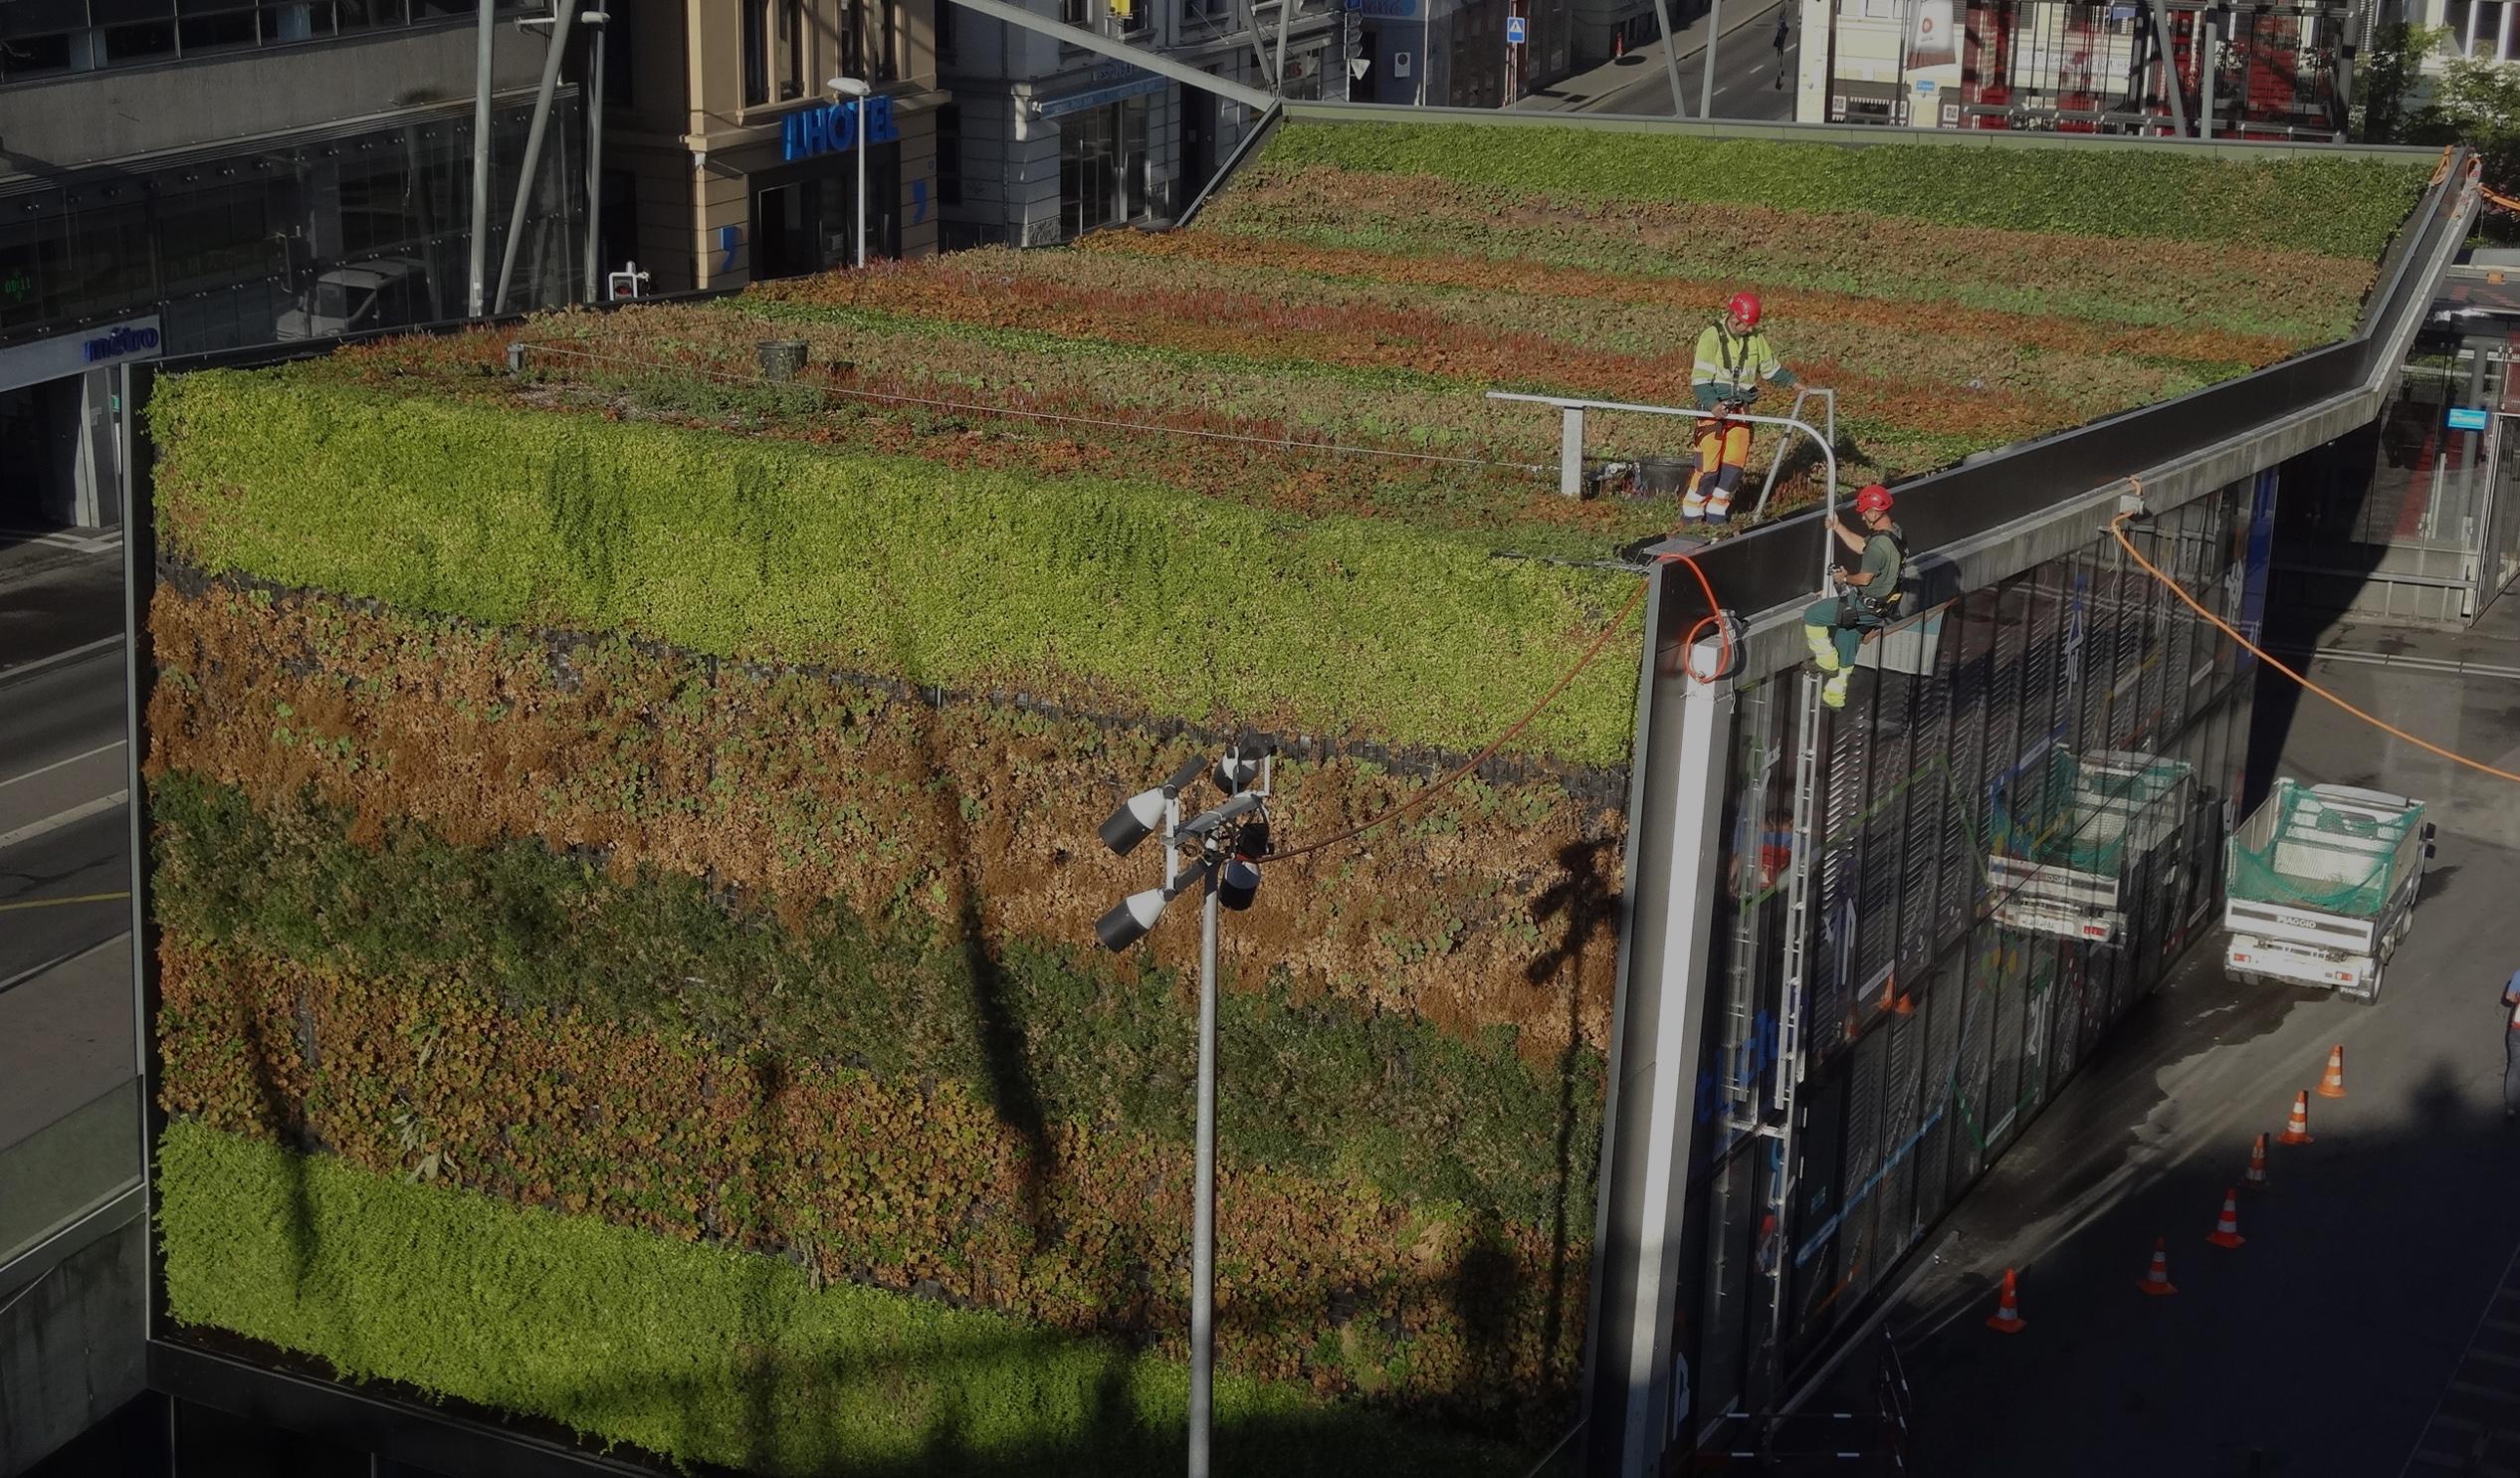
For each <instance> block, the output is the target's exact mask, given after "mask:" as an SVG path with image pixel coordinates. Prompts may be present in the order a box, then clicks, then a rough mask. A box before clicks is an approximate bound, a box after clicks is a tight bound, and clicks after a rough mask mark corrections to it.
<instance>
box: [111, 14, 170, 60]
mask: <svg viewBox="0 0 2520 1478" xmlns="http://www.w3.org/2000/svg"><path fill="white" fill-rule="evenodd" d="M173 55H175V23H174V22H172V21H159V22H157V23H156V24H155V25H150V26H116V27H114V28H113V29H112V30H110V31H107V32H106V33H105V62H106V64H107V65H119V64H121V63H124V62H150V61H155V60H156V59H157V58H160V57H171V56H173Z"/></svg>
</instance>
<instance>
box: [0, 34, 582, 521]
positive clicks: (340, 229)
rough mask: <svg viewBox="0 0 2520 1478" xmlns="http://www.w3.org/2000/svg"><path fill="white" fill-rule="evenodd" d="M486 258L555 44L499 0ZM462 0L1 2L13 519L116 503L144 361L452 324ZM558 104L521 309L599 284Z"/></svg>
mask: <svg viewBox="0 0 2520 1478" xmlns="http://www.w3.org/2000/svg"><path fill="white" fill-rule="evenodd" d="M499 12H500V18H501V22H502V24H501V25H500V26H499V27H498V29H497V30H496V32H495V33H494V35H493V49H492V67H491V80H492V89H493V98H494V108H493V112H492V122H491V129H492V149H491V152H492V166H493V190H492V210H491V219H490V225H489V231H488V232H487V233H486V234H487V235H488V237H489V257H490V263H491V270H492V272H493V274H494V275H495V274H496V272H497V270H498V265H499V263H500V261H501V260H502V258H503V256H504V255H505V248H506V245H507V222H508V212H509V208H510V207H511V206H512V205H513V203H514V200H515V195H516V190H517V182H518V178H519V174H520V170H521V166H522V164H523V161H524V155H525V133H526V130H527V127H528V123H529V119H530V113H531V110H532V103H533V96H534V92H535V89H536V87H537V85H538V83H539V81H540V74H541V70H542V59H543V55H544V51H545V48H546V47H547V45H548V43H547V42H546V41H545V40H544V39H543V37H542V36H541V35H539V34H536V33H534V32H532V31H530V30H526V29H521V28H519V27H517V26H515V25H513V24H509V22H511V21H513V20H517V19H522V18H525V16H527V15H529V14H531V13H532V10H531V9H530V8H528V7H527V6H525V5H524V4H522V3H518V0H501V4H500V6H499ZM476 15H477V12H476V10H475V7H474V6H473V5H472V4H471V3H470V0H303V3H291V4H260V5H257V4H250V3H225V0H214V3H206V4H192V3H186V4H183V5H181V6H178V5H177V4H175V3H174V0H110V3H109V0H58V3H49V4H44V5H12V6H8V7H5V8H0V466H5V467H7V468H9V469H10V474H11V475H10V476H9V477H7V478H5V479H0V528H27V527H44V526H54V525H74V526H83V527H96V526H101V525H106V524H111V523H113V522H114V521H115V519H116V517H117V514H116V510H115V507H114V496H113V488H114V483H115V468H114V464H113V458H114V456H115V452H114V448H115V447H116V446H117V445H118V444H119V441H120V438H119V437H118V435H117V434H116V432H117V427H116V426H115V424H114V423H115V419H116V418H117V417H118V415H119V414H120V411H119V407H118V406H116V405H115V404H114V401H113V398H112V395H111V393H110V391H109V388H108V383H107V381H108V371H110V370H111V369H112V368H113V367H114V366H115V365H117V364H122V363H126V362H129V361H131V360H134V359H147V358H155V357H158V356H161V355H171V354H184V353H190V352H195V351H199V350H205V349H216V348H228V347H235V346H239V345H246V344H255V343H263V342H269V341H272V340H275V339H282V338H310V337H322V336H325V335H329V334H334V333H342V332H355V331H358V330H361V329H366V328H379V327H391V326H394V325H397V324H402V323H415V322H426V321H431V320H438V319H445V318H453V317H462V316H463V315H464V313H465V310H466V308H467V306H468V299H469V294H470V289H471V280H470V264H469V260H468V259H469V255H470V242H471V216H470V192H471V180H472V157H473V80H474V73H475V47H476V43H477V39H478V32H477V25H476V19H475V18H476ZM575 100H576V93H575V89H574V88H573V87H571V88H568V89H566V90H564V91H563V92H562V93H560V94H559V95H558V99H557V103H556V105H555V109H554V118H553V126H552V127H551V128H550V129H549V130H548V136H547V137H546V139H545V140H544V145H543V148H542V152H541V158H540V161H539V163H538V165H537V168H536V171H535V175H536V179H535V188H534V193H533V197H532V199H531V201H530V202H529V206H528V210H527V213H526V216H525V235H524V237H523V239H522V240H521V241H520V242H519V244H518V248H519V249H518V253H517V262H516V267H515V282H514V285H513V291H512V294H511V298H510V303H511V305H512V306H521V307H529V306H536V305H547V304H555V303H564V302H569V301H572V300H573V299H575V298H577V297H579V296H580V295H581V293H582V291H583V286H584V284H583V279H582V274H581V270H580V264H581V260H582V251H581V246H582V236H583V229H584V226H583V221H584V217H583V198H584V197H583V183H582V174H583V147H584V129H583V126H582V118H581V117H580V115H579V113H578V111H577V107H576V101H575Z"/></svg>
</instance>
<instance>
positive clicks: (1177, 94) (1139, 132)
mask: <svg viewBox="0 0 2520 1478" xmlns="http://www.w3.org/2000/svg"><path fill="white" fill-rule="evenodd" d="M1290 3H1295V4H1296V5H1297V6H1298V8H1297V10H1296V12H1295V13H1294V15H1292V16H1291V17H1289V18H1287V49H1286V89H1287V96H1289V97H1293V98H1332V99H1345V98H1346V97H1347V96H1348V92H1347V87H1348V81H1349V76H1350V72H1349V68H1348V64H1347V59H1348V58H1349V57H1351V56H1353V55H1355V45H1354V37H1355V33H1356V30H1357V25H1356V13H1352V12H1349V11H1346V10H1344V9H1343V10H1334V9H1333V8H1332V6H1331V5H1330V3H1328V0H1290ZM1412 3H1413V0H1412ZM940 5H941V8H940V10H939V12H938V17H937V19H938V25H939V37H940V40H939V51H940V55H941V58H942V67H943V75H944V79H945V88H946V89H947V91H949V92H950V93H951V94H952V96H953V102H952V104H951V105H950V106H948V107H947V108H946V109H945V117H944V125H943V141H942V143H941V144H940V150H941V162H940V169H941V181H940V189H939V198H940V200H941V201H942V202H943V207H944V212H945V238H944V245H945V246H946V247H947V248H954V247H965V246H979V245H985V244H989V243H1004V244H1007V245H1011V246H1044V245H1049V244H1052V243H1055V242H1062V241H1071V240H1074V239H1075V238H1077V237H1079V236H1082V235H1084V234H1086V233H1087V232H1090V231H1096V230H1100V229H1102V228H1104V227H1107V226H1116V225H1125V224H1128V223H1131V222H1151V221H1168V220H1172V219H1175V218H1177V217H1178V216H1179V215H1180V213H1181V212H1182V211H1184V210H1186V209H1187V208H1188V207H1189V204H1190V202H1191V201H1192V200H1194V199H1196V198H1197V196H1198V193H1199V191H1200V190H1201V189H1203V188H1204V187H1205V186H1206V184H1207V182H1208V181H1209V180H1210V179H1213V178H1214V177H1215V175H1216V171H1217V170H1218V169H1219V168H1220V167H1222V165H1223V164H1224V163H1225V161H1226V160H1227V159H1229V158H1231V157H1232V155H1233V151H1234V148H1235V146H1236V145H1238V144H1240V143H1241V142H1242V139H1243V135H1244V133H1245V132H1246V131H1247V130H1249V129H1250V128H1251V126H1252V125H1253V124H1254V123H1255V122H1257V121H1258V120H1257V119H1256V118H1255V117H1253V116H1252V114H1251V112H1250V110H1249V109H1247V108H1245V107H1244V106H1241V105H1240V104H1238V103H1235V102H1233V101H1231V100H1229V99H1223V98H1219V97H1218V96H1216V95H1215V94H1213V93H1209V92H1205V91H1202V90H1201V89H1198V88H1185V87H1183V86H1181V85H1180V84H1178V83H1175V82H1172V81H1170V80H1168V79H1166V78H1162V77H1159V76H1157V75H1155V73H1152V72H1149V71H1147V70H1146V69H1144V68H1141V67H1137V66H1133V65H1131V64H1130V63H1127V62H1122V61H1117V60H1115V59H1113V58H1110V57H1106V56H1103V55H1100V54H1099V53H1096V52H1092V51H1089V50H1087V49H1086V48H1084V47H1080V46H1073V45H1069V44H1067V43H1065V42H1063V41H1060V40H1059V39H1057V38H1056V37H1052V36H1047V35H1043V34H1041V33H1039V32H1033V31H1026V30H1023V29H1022V28H1019V27H1015V26H1009V25H1007V24H1005V23H1004V22H1002V21H996V20H991V19H989V18H987V17H984V16H981V15H978V14H977V13H975V12H971V11H966V10H961V9H960V8H959V7H956V6H954V5H953V4H951V0H940ZM1033 8H1034V9H1036V10H1037V11H1039V12H1040V13H1041V14H1042V15H1043V16H1044V17H1045V18H1056V19H1058V20H1060V21H1062V22H1064V23H1065V24H1067V25H1071V26H1080V27H1086V28H1089V29H1092V30H1094V31H1096V32H1098V33H1100V34H1102V35H1105V36H1109V37H1114V38H1117V39H1119V40H1122V41H1126V42H1128V43H1130V44H1131V45H1133V46H1139V47H1144V48H1147V49H1149V50H1153V51H1156V52H1160V53H1162V54H1164V55H1165V56H1168V57H1170V58H1172V59H1173V60H1175V61H1179V62H1183V63H1186V64H1188V65H1190V66H1193V67H1196V68H1198V69H1199V70H1201V71H1203V72H1207V73H1210V74H1213V75H1214V76H1216V77H1217V78H1219V79H1221V80H1224V81H1227V82H1235V83H1240V84H1242V85H1244V86H1246V87H1251V88H1257V89H1260V90H1263V91H1275V89H1274V87H1273V85H1272V81H1271V70H1272V69H1273V68H1274V67H1275V65H1276V47H1277V36H1278V21H1279V16H1278V6H1277V5H1276V4H1271V5H1267V6H1264V7H1262V8H1261V9H1259V10H1258V11H1257V12H1256V13H1254V12H1246V11H1243V10H1240V9H1238V8H1237V7H1236V6H1235V5H1233V4H1232V3H1231V0H1059V3H1058V4H1057V5H1056V6H1055V7H1054V6H1052V5H1049V4H1042V5H1036V6H1035V7H1033ZM1360 96H1363V95H1362V94H1361V95H1360Z"/></svg>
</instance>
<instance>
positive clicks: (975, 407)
mask: <svg viewBox="0 0 2520 1478" xmlns="http://www.w3.org/2000/svg"><path fill="white" fill-rule="evenodd" d="M518 343H519V346H520V347H523V348H526V349H530V350H532V351H534V352H536V353H546V354H565V355H568V356H570V357H572V358H577V359H584V360H587V361H589V362H592V363H597V364H626V365H629V366H631V367H632V368H636V369H645V370H649V371H652V372H653V371H656V370H660V369H662V370H667V371H680V372H681V373H684V374H690V375H697V376H699V377H700V378H702V379H712V380H718V381H721V382H723V383H726V384H731V385H775V384H794V383H796V382H795V381H792V380H773V379H770V378H769V377H768V376H766V375H759V374H735V373H733V372H731V371H728V370H723V369H710V368H707V367H705V366H700V365H691V364H684V365H661V364H658V363H657V362H656V361H654V360H651V359H639V358H634V357H632V356H630V355H628V354H604V353H598V352H596V351H595V350H593V349H581V348H576V347H574V346H572V345H569V344H561V343H545V342H541V341H539V340H534V339H520V340H518ZM805 388H807V389H810V390H812V391H813V392H814V393H816V394H818V395H823V396H826V397H828V396H845V397H847V398H849V399H853V400H876V401H882V402H884V403H886V404H888V405H912V406H918V407H921V408H922V409H927V410H945V411H959V412H963V413H965V414H969V415H979V416H1009V417H1013V418H1015V419H1018V420H1026V421H1058V422H1063V423H1066V424H1068V425H1073V426H1097V427H1101V428H1102V429H1104V430H1107V431H1136V432H1144V433H1148V434H1152V435H1159V436H1195V437H1200V438H1203V439H1205V440H1208V441H1224V442H1237V443H1241V444H1244V445H1247V446H1260V447H1278V448H1282V449H1285V450H1289V451H1298V452H1342V453H1346V454H1348V455H1351V456H1361V457H1392V458H1398V459H1401V460H1404V461H1410V462H1435V463H1442V464H1445V465H1447V466H1453V467H1501V468H1505V469H1507V470H1509V471H1513V472H1529V473H1547V472H1550V471H1553V470H1554V469H1552V468H1550V467H1548V466H1546V465H1544V464H1541V463H1537V462H1500V461H1497V460H1496V459H1494V458H1490V457H1459V456H1452V455H1449V454H1446V453H1443V452H1410V451H1403V450H1401V449H1399V448H1397V447H1360V446H1349V445H1345V444H1342V443H1340V442H1335V441H1297V440H1295V439H1294V438H1292V437H1285V436H1253V435H1251V434H1250V433H1248V432H1242V431H1205V430H1200V429H1198V428H1195V427H1187V426H1162V425H1157V424H1155V423H1154V422H1151V421H1117V420H1112V419H1110V418H1108V417H1103V416H1079V415H1071V414H1068V413H1066V412H1063V411H1038V410H1019V409H1017V408H1015V407H1013V406H1005V405H984V404H981V403H979V402H977V401H961V400H940V399H936V398H933V397H930V396H925V395H899V394H894V393H892V392H890V391H884V390H853V389H850V388H848V387H847V386H845V385H816V384H809V385H807V386H805Z"/></svg>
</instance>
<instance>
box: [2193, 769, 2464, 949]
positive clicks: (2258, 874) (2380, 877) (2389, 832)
mask: <svg viewBox="0 0 2520 1478" xmlns="http://www.w3.org/2000/svg"><path fill="white" fill-rule="evenodd" d="M2268 804H2270V805H2272V806H2274V807H2275V808H2276V810H2275V824H2274V826H2273V828H2272V829H2271V830H2269V831H2268V832H2267V834H2266V837H2267V840H2266V845H2265V846H2264V847H2262V848H2252V847H2249V846H2246V845H2245V844H2243V843H2242V841H2241V839H2240V838H2239V837H2236V836H2235V837H2233V838H2232V839H2231V866H2230V882H2229V887H2230V891H2231V896H2232V897H2233V898H2237V899H2243V900H2246V901H2248V902H2250V903H2271V904H2299V905H2301V906H2303V907H2305V908H2312V909H2318V910H2320V911H2322V912H2324V913H2330V914H2350V915H2353V916H2355V917H2357V918H2363V919H2369V918H2373V917H2375V916H2377V915H2378V914H2379V913H2380V911H2381V909H2382V908H2383V907H2385V906H2386V905H2387V904H2388V902H2389V896H2390V894H2391V893H2392V892H2393V891H2395V889H2396V886H2397V883H2398V877H2397V872H2398V861H2399V859H2400V858H2401V857H2402V856H2403V855H2404V847H2403V845H2402V844H2403V843H2404V842H2405V841H2406V838H2407V833H2408V832H2409V831H2411V830H2413V829H2414V828H2415V826H2416V825H2417V824H2418V823H2420V822H2421V821H2422V820H2423V808H2422V807H2421V806H2416V807H2414V808H2412V809H2410V810H2409V811H2407V812H2406V814H2404V815H2401V816H2395V817H2390V818H2387V819H2381V818H2376V817H2373V816H2369V815H2366V814H2364V813H2363V812H2361V811H2345V810H2339V809H2337V808H2336V807H2334V806H2331V805H2328V804H2327V803H2325V802H2324V801H2322V800H2320V799H2319V797H2318V796H2317V795H2316V794H2314V793H2312V792H2311V790H2310V789H2309V787H2307V786H2305V785H2302V784H2299V783H2297V782H2295V781H2292V780H2281V779H2279V780H2277V781H2276V782H2275V794H2274V797H2273V798H2272V799H2271V800H2270V801H2269V802H2268Z"/></svg>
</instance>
